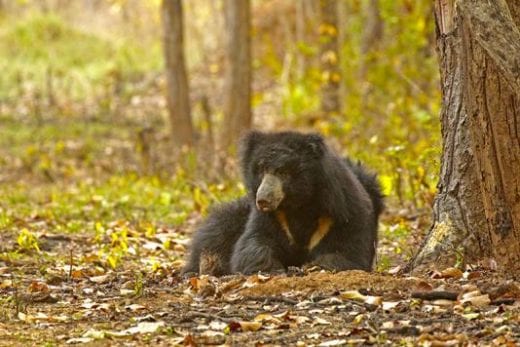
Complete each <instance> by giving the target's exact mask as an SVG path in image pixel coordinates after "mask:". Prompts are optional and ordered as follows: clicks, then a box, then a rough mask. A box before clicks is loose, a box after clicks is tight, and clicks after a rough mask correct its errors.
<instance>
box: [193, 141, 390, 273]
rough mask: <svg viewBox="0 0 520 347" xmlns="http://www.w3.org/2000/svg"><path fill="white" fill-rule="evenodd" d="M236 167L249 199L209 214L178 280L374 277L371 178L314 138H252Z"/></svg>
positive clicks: (377, 201) (377, 197)
mask: <svg viewBox="0 0 520 347" xmlns="http://www.w3.org/2000/svg"><path fill="white" fill-rule="evenodd" d="M240 159H241V170H242V175H243V179H244V181H245V186H246V188H247V192H248V194H247V196H244V197H242V198H240V199H237V200H235V201H232V202H229V203H225V204H222V205H220V206H217V207H216V208H215V209H214V210H213V211H212V212H211V213H210V215H209V216H208V218H207V219H206V221H205V222H204V223H203V224H202V225H201V226H200V228H199V229H198V230H197V231H196V232H195V234H194V236H193V240H192V242H191V247H190V248H191V249H190V253H189V256H188V260H187V264H186V266H185V267H184V269H183V273H191V272H194V273H201V274H202V273H205V274H211V275H215V276H221V275H225V274H230V273H244V274H250V273H254V272H257V271H265V272H278V271H283V270H286V269H287V267H289V266H302V265H317V266H320V267H322V268H324V269H329V270H336V271H341V270H349V269H360V270H365V271H370V270H371V269H372V263H373V260H374V255H375V250H376V246H377V226H378V218H379V215H380V213H381V212H382V210H383V197H382V194H381V190H380V187H379V184H378V182H377V178H376V176H375V175H372V174H369V173H367V171H366V170H365V169H364V168H363V166H361V165H360V164H355V163H353V162H352V161H350V160H349V159H343V158H341V157H339V156H338V155H336V154H335V153H334V152H333V151H332V150H331V149H330V148H329V147H328V146H327V145H326V144H325V142H324V139H323V138H322V137H321V136H320V135H318V134H303V133H298V132H291V131H285V132H273V133H262V132H256V131H253V132H250V133H249V134H248V135H247V136H245V137H244V139H243V140H242V142H241V145H240Z"/></svg>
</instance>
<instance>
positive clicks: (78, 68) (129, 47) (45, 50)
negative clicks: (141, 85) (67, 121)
mask: <svg viewBox="0 0 520 347" xmlns="http://www.w3.org/2000/svg"><path fill="white" fill-rule="evenodd" d="M0 52H1V53H0V70H1V71H2V72H3V73H2V75H1V76H0V99H1V98H15V97H17V96H18V95H19V94H20V93H22V91H21V90H20V89H30V90H33V92H38V91H39V92H43V90H45V88H46V83H47V80H48V78H49V74H51V75H52V76H53V79H54V80H55V81H54V84H55V87H54V88H55V89H57V90H56V91H57V92H60V93H67V94H70V96H71V97H74V98H84V97H86V96H88V95H89V94H90V93H92V89H93V88H94V89H95V87H99V88H101V87H103V86H106V84H107V83H109V82H110V81H111V80H112V79H125V78H131V77H133V76H136V75H140V74H143V73H146V72H150V71H157V70H159V69H160V68H161V66H162V54H161V47H160V45H159V43H158V42H157V44H153V45H152V47H145V46H142V45H139V42H136V41H130V40H129V39H124V38H121V39H108V38H101V37H99V36H96V35H93V34H90V33H85V32H82V31H80V30H78V29H76V28H74V27H72V26H71V25H69V24H67V23H66V22H64V21H63V20H62V19H61V18H60V17H59V16H57V15H53V14H41V13H34V14H31V15H29V16H24V17H22V19H14V18H9V19H4V20H2V21H0Z"/></svg>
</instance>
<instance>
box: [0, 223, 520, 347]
mask: <svg viewBox="0 0 520 347" xmlns="http://www.w3.org/2000/svg"><path fill="white" fill-rule="evenodd" d="M177 232H180V233H182V231H173V230H163V231H162V235H161V234H157V235H156V239H155V241H158V240H159V239H164V238H165V237H166V235H169V236H170V237H173V236H175V239H177V240H181V239H182V238H179V236H178V235H176V233H177ZM13 239H15V238H14V237H9V235H8V234H6V233H4V234H2V239H1V241H2V243H1V244H2V247H3V250H4V251H5V250H6V249H7V248H9V247H11V246H13V247H14V246H15V244H14V243H13V242H12V241H10V240H13ZM175 239H174V238H172V242H175V241H174V240H175ZM91 240H92V239H90V238H88V237H77V236H70V235H46V236H41V237H40V243H41V245H42V248H45V249H46V251H45V254H46V255H45V256H42V255H41V254H40V255H36V254H31V255H30V254H26V255H25V256H23V257H20V259H18V260H14V259H10V260H9V259H5V258H4V260H3V261H2V262H1V263H0V276H1V277H0V279H1V282H0V294H1V297H2V299H1V307H0V345H5V346H17V345H19V346H26V345H42V344H45V343H46V342H48V343H50V344H67V343H68V344H73V343H86V344H87V345H93V346H97V345H106V344H110V345H125V346H139V345H143V344H153V345H159V346H162V345H164V346H166V345H172V344H173V345H175V344H180V345H205V344H236V345H255V344H256V345H297V344H300V345H319V346H334V345H346V344H351V345H367V344H373V345H394V344H404V345H425V346H426V345H435V346H453V345H476V344H479V345H511V346H513V345H516V344H517V343H520V305H519V301H518V299H520V289H519V287H518V283H516V282H512V281H509V282H508V281H504V280H502V279H500V278H499V277H498V276H497V274H494V273H493V272H489V271H484V270H482V269H474V270H473V271H466V272H465V273H462V272H460V271H459V270H457V269H446V270H445V271H443V272H432V273H431V274H429V275H428V276H426V277H425V278H414V277H405V276H394V275H390V274H382V273H373V274H368V273H364V272H361V271H347V272H341V273H337V274H331V273H326V272H320V271H319V270H318V269H308V270H307V271H306V272H302V271H301V270H298V269H292V271H291V272H290V273H289V274H285V275H277V276H269V275H254V276H249V277H245V276H228V277H224V278H221V279H217V278H211V277H205V276H202V277H199V278H197V277H194V278H188V279H184V278H181V277H179V276H178V275H176V274H178V270H179V268H180V266H181V264H182V262H181V261H179V260H176V259H173V260H172V259H171V258H169V256H171V254H175V253H177V252H178V253H179V254H181V253H182V252H184V246H183V243H184V241H178V242H176V243H175V245H174V246H173V247H172V250H169V251H168V252H165V251H164V250H163V249H162V246H161V243H159V242H156V243H153V242H154V241H153V240H150V239H146V238H136V239H135V240H133V241H132V242H129V243H130V244H133V245H134V247H135V248H136V249H139V250H140V254H138V255H137V254H136V255H133V256H132V255H129V256H127V257H126V258H125V261H124V262H123V263H122V265H121V266H120V267H119V270H117V271H114V270H107V269H106V268H105V267H103V266H101V265H102V264H101V263H100V261H99V259H97V258H96V251H95V248H96V247H97V246H96V244H95V243H93V242H91ZM138 244H139V247H137V246H135V245H138ZM71 249H72V258H71V252H70V250H71ZM42 253H43V251H42ZM57 259H61V260H57ZM71 259H72V261H71ZM151 259H155V260H156V261H157V263H155V264H152V265H150V260H151ZM71 262H72V263H73V264H75V265H74V266H73V267H72V269H71V266H70V264H71Z"/></svg>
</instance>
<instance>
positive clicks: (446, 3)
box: [410, 0, 520, 273]
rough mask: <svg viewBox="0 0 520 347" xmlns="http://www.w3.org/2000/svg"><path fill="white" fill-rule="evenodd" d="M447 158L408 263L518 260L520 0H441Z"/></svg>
mask: <svg viewBox="0 0 520 347" xmlns="http://www.w3.org/2000/svg"><path fill="white" fill-rule="evenodd" d="M435 15H436V24H437V44H438V53H439V58H440V71H441V81H442V85H441V88H442V92H443V100H442V101H443V107H442V110H441V122H442V137H443V157H442V166H441V177H440V181H439V185H438V190H439V192H438V196H437V198H436V200H435V203H434V223H433V226H432V228H431V230H430V232H429V234H428V236H427V238H426V240H425V243H424V244H423V247H421V249H420V251H419V252H418V253H417V255H416V256H415V257H414V259H413V260H412V262H411V263H410V265H411V267H412V268H415V267H417V266H419V265H424V264H429V263H432V262H434V263H437V264H440V265H446V264H449V263H451V264H452V263H453V261H454V259H455V257H457V256H458V255H462V256H463V258H464V260H465V261H468V262H475V261H479V260H483V259H492V260H493V261H494V262H496V263H497V265H498V266H499V267H500V268H502V269H503V270H507V271H510V272H512V273H518V270H519V264H520V86H519V84H518V82H519V81H520V53H519V52H520V32H519V30H518V25H519V21H520V2H518V1H516V0H509V1H505V0H496V1H493V2H489V1H477V0H460V1H458V2H456V3H455V1H453V0H437V1H436V4H435Z"/></svg>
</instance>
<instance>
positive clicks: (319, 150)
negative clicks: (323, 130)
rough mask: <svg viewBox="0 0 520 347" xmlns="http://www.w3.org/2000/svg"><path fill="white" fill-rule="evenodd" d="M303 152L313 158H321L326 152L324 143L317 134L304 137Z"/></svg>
mask: <svg viewBox="0 0 520 347" xmlns="http://www.w3.org/2000/svg"><path fill="white" fill-rule="evenodd" d="M305 150H306V151H307V152H308V153H309V154H311V155H313V156H314V157H315V158H321V157H322V156H323V154H324V153H325V151H326V145H325V141H324V140H323V137H322V136H321V135H319V134H308V135H306V146H305Z"/></svg>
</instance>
